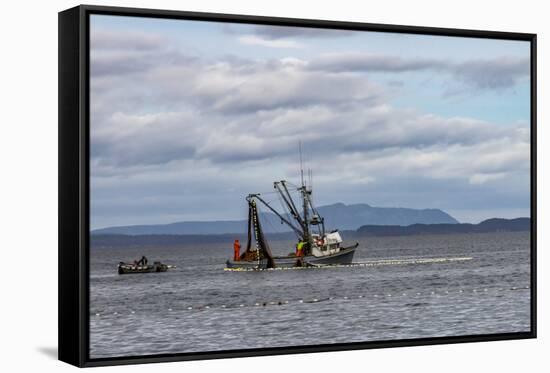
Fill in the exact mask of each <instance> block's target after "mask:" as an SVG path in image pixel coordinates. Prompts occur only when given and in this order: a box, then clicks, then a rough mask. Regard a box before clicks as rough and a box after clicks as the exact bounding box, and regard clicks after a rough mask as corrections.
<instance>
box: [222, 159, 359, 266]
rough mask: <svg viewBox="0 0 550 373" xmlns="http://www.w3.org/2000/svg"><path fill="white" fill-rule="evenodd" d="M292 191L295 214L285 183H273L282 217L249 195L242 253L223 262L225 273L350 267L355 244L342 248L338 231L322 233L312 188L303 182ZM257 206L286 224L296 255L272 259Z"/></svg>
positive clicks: (258, 196) (322, 225)
mask: <svg viewBox="0 0 550 373" xmlns="http://www.w3.org/2000/svg"><path fill="white" fill-rule="evenodd" d="M301 175H302V183H301V185H300V186H297V187H294V189H295V190H296V191H297V192H298V193H299V196H300V199H301V211H299V210H298V208H297V205H296V203H295V202H294V200H293V198H292V195H291V193H290V191H289V188H290V187H291V186H292V185H291V184H290V183H289V182H287V181H285V180H281V181H276V182H274V183H273V188H274V189H275V192H276V193H277V194H278V195H279V196H280V201H281V205H282V206H283V209H284V210H285V211H286V213H280V212H279V211H277V210H276V209H275V208H274V207H273V206H271V204H270V203H268V202H266V200H265V199H264V198H262V196H261V195H260V194H259V193H257V194H249V195H248V196H247V197H246V201H247V202H248V240H247V244H246V250H245V251H244V252H243V253H242V254H241V255H239V257H235V258H233V259H229V260H227V261H226V268H228V269H270V268H292V267H320V266H327V265H337V264H350V263H351V262H352V260H353V255H354V253H355V249H356V248H357V246H359V243H357V242H356V243H355V244H353V245H351V246H344V245H343V240H342V237H341V235H340V232H338V230H332V231H330V232H326V231H325V220H324V218H323V217H322V216H321V215H320V214H319V212H318V211H317V209H316V208H315V207H314V205H313V202H312V188H311V182H310V185H306V183H305V182H304V176H303V170H301ZM259 204H261V205H263V206H264V207H266V208H267V209H268V210H269V211H271V212H272V213H273V214H275V215H276V216H277V217H278V218H279V219H280V220H281V223H282V224H286V225H287V226H288V227H289V228H290V230H291V231H293V232H294V233H295V234H296V237H297V245H296V251H295V252H294V253H291V254H289V255H286V256H274V255H273V254H272V252H271V249H270V247H269V244H268V242H267V240H266V238H265V234H264V232H263V230H262V225H261V222H260V215H259V213H258V205H259Z"/></svg>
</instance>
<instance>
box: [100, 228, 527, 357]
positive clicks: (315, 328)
mask: <svg viewBox="0 0 550 373" xmlns="http://www.w3.org/2000/svg"><path fill="white" fill-rule="evenodd" d="M359 243H360V245H359V248H358V250H357V252H356V254H355V257H354V262H371V261H375V260H380V259H387V258H391V259H394V260H393V261H392V262H391V264H387V265H373V266H357V267H338V268H322V269H301V270H284V271H283V270H281V271H276V270H275V271H257V272H231V271H224V263H225V260H226V259H227V258H229V257H230V256H232V250H233V249H232V242H228V243H227V244H226V245H219V244H217V245H213V244H208V245H190V246H187V247H186V246H177V247H147V248H132V247H125V248H92V249H91V254H90V273H91V276H90V356H91V357H92V358H101V357H116V356H139V355H150V354H162V353H185V352H197V351H219V350H241V349H247V348H261V347H285V346H299V345H318V344H331V343H342V342H358V341H387V340H398V339H410V338H424V337H441V336H459V335H476V334H490V333H509V332H523V331H529V330H530V289H529V285H530V254H529V252H530V235H529V232H518V233H490V234H457V235H434V236H414V237H372V238H368V239H364V240H361V241H360V242H359ZM270 245H271V247H272V250H273V252H274V254H275V255H278V254H286V253H288V252H289V251H291V249H290V248H292V245H293V243H292V242H283V241H280V242H270ZM141 255H146V256H147V257H148V258H149V261H150V262H153V261H155V260H160V261H162V262H164V263H167V264H173V265H176V266H177V268H176V269H174V270H171V271H169V272H166V273H150V274H137V275H118V274H117V268H116V266H117V263H118V262H119V261H130V260H133V259H139V258H140V257H141ZM458 257H460V258H471V259H469V260H462V261H446V262H434V263H422V264H410V261H409V259H418V258H458ZM407 263H409V264H407Z"/></svg>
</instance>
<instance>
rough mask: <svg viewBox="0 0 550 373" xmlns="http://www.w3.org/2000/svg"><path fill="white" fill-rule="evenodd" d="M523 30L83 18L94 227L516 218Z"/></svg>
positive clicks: (525, 63)
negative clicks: (356, 217)
mask: <svg viewBox="0 0 550 373" xmlns="http://www.w3.org/2000/svg"><path fill="white" fill-rule="evenodd" d="M529 66H530V44H529V42H525V41H507V40H492V39H478V38H465V37H446V36H429V35H408V34H397V33H381V32H364V31H344V30H329V29H317V28H297V27H282V26H268V25H251V24H232V23H217V22H204V21H187V20H169V19H155V18H140V17H122V16H107V15H92V16H91V21H90V157H91V159H90V177H91V180H90V185H91V188H90V189H91V201H90V202H91V213H90V215H91V216H90V217H91V228H92V229H96V228H102V227H107V226H117V225H133V224H163V223H171V222H176V221H205V220H233V219H245V218H246V216H247V213H248V210H247V205H246V202H245V200H244V198H245V197H246V195H248V194H249V193H257V192H260V193H265V194H264V196H265V198H266V199H267V200H269V201H276V197H275V194H273V181H275V180H283V179H284V180H288V181H290V182H293V183H294V184H299V182H300V161H299V159H300V156H299V150H298V149H299V142H300V141H301V142H302V149H303V152H302V153H303V160H304V167H305V169H306V171H307V170H308V169H311V170H312V174H313V178H312V183H313V198H314V201H315V203H316V205H318V206H321V205H326V204H332V203H337V202H343V203H346V204H354V203H367V204H369V205H371V206H380V207H410V208H439V209H442V210H444V211H446V212H448V213H449V214H451V215H452V216H453V217H455V218H456V219H458V220H459V221H461V222H472V223H477V222H479V221H481V220H484V219H487V218H491V217H504V218H513V217H519V216H529V215H530V208H529V206H530V190H529V189H530V187H529V186H530V184H529V173H530V122H529V120H530V90H529V89H530V88H529V87H530V75H529Z"/></svg>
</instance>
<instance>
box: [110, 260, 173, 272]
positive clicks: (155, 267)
mask: <svg viewBox="0 0 550 373" xmlns="http://www.w3.org/2000/svg"><path fill="white" fill-rule="evenodd" d="M172 268H176V266H173V265H168V264H163V263H161V262H154V263H153V264H136V263H124V262H120V263H118V274H119V275H124V274H129V273H151V272H166V271H168V270H169V269H172Z"/></svg>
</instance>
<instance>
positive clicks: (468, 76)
mask: <svg viewBox="0 0 550 373" xmlns="http://www.w3.org/2000/svg"><path fill="white" fill-rule="evenodd" d="M529 62H530V61H529V58H510V57H498V58H494V59H485V60H472V61H466V62H462V63H454V62H452V61H447V60H441V59H439V60H438V59H430V58H416V59H404V58H400V57H396V56H389V55H371V54H365V53H348V54H337V55H325V56H321V57H319V58H318V59H316V60H314V61H312V62H311V63H310V64H309V67H310V68H311V69H313V70H320V71H328V72H334V73H337V72H339V73H344V72H384V73H402V72H411V71H423V70H433V71H439V72H446V73H449V74H451V75H452V76H454V77H455V78H456V79H457V80H458V81H459V82H462V83H464V84H467V85H468V86H473V87H476V88H479V89H506V88H511V87H514V86H515V85H516V84H517V83H518V82H519V81H520V79H522V78H525V77H528V76H529V73H530V65H529Z"/></svg>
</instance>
